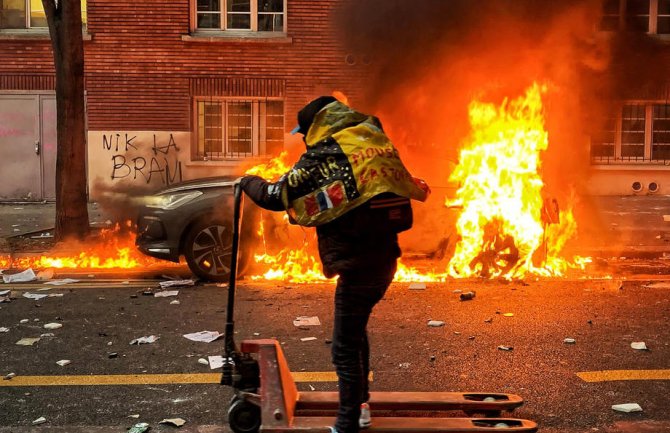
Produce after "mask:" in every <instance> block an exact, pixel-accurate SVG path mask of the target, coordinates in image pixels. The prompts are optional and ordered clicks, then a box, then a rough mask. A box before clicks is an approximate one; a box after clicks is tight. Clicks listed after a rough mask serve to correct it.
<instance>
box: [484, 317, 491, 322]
mask: <svg viewBox="0 0 670 433" xmlns="http://www.w3.org/2000/svg"><path fill="white" fill-rule="evenodd" d="M484 323H493V317H489V318H488V319H485V320H484Z"/></svg>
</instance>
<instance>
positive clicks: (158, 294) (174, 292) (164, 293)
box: [154, 290, 179, 298]
mask: <svg viewBox="0 0 670 433" xmlns="http://www.w3.org/2000/svg"><path fill="white" fill-rule="evenodd" d="M178 294H179V290H163V291H162V292H156V293H154V297H156V298H167V297H168V296H177V295H178Z"/></svg>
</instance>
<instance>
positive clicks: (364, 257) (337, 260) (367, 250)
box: [241, 176, 412, 278]
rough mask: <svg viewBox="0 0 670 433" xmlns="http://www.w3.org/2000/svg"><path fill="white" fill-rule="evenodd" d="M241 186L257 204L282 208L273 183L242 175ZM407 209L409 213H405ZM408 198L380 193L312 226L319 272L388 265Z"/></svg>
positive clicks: (406, 220)
mask: <svg viewBox="0 0 670 433" xmlns="http://www.w3.org/2000/svg"><path fill="white" fill-rule="evenodd" d="M241 187H242V189H243V190H244V192H245V193H246V194H247V195H248V196H249V197H250V198H251V199H252V200H253V201H254V203H256V204H257V205H258V206H260V207H262V208H264V209H268V210H272V211H280V210H285V209H284V205H283V203H282V200H281V197H280V195H279V193H278V191H279V188H278V187H277V186H276V184H273V183H270V182H267V181H265V180H264V179H262V178H260V177H258V176H245V177H243V178H242V183H241ZM407 212H409V214H408V213H407ZM411 218H412V216H411V207H410V201H409V199H406V198H401V197H398V196H396V195H394V194H381V195H379V196H377V197H375V198H373V199H372V200H370V201H368V202H366V203H364V204H362V205H361V206H358V207H357V208H355V209H353V210H351V211H349V212H347V213H346V214H344V215H342V216H341V217H339V218H337V219H335V220H333V221H331V222H329V223H326V224H323V225H320V226H318V227H317V228H316V233H317V237H318V240H319V256H320V257H321V263H322V264H323V273H324V275H325V276H326V277H328V278H331V277H334V276H335V275H338V274H341V273H343V272H358V271H365V269H366V268H368V269H369V268H378V267H381V268H390V267H391V266H392V265H393V264H394V263H395V260H396V259H397V258H398V257H400V247H399V246H398V235H397V233H398V232H400V231H403V230H406V229H408V228H409V227H411V225H412V221H411Z"/></svg>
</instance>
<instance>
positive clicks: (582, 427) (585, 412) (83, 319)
mask: <svg viewBox="0 0 670 433" xmlns="http://www.w3.org/2000/svg"><path fill="white" fill-rule="evenodd" d="M648 278H650V277H648V276H640V277H638V278H635V277H630V276H629V279H627V280H625V281H623V282H621V281H622V280H619V279H616V278H615V279H612V280H607V279H605V280H578V279H573V280H553V281H552V280H542V281H527V282H526V283H507V282H494V281H474V280H473V281H452V282H448V283H428V284H427V287H426V289H425V290H409V289H408V284H407V283H394V284H393V285H392V287H391V288H390V289H389V291H388V293H387V295H386V297H385V298H384V300H383V301H382V302H381V303H380V304H379V305H378V306H377V308H376V310H375V312H374V314H373V318H372V319H371V323H370V326H369V331H370V335H371V343H372V369H373V374H374V382H373V390H377V391H486V392H506V393H514V394H519V395H521V396H522V397H523V398H524V399H525V401H526V404H525V405H524V406H523V407H522V408H521V409H519V410H517V411H515V412H514V414H513V416H515V417H520V418H526V419H531V420H534V421H536V422H537V423H538V424H539V425H540V431H542V432H571V433H572V432H575V433H576V432H612V433H614V432H617V433H619V432H620V433H623V432H631V433H632V432H655V433H656V432H661V433H662V432H670V410H668V408H669V407H670V365H669V364H670V361H669V360H670V327H669V326H668V318H669V317H670V296H668V295H669V291H670V283H669V284H666V285H665V286H664V287H647V286H648V285H649V282H650V279H648ZM655 282H656V283H658V280H657V281H655ZM7 286H8V285H4V286H1V287H0V290H3V289H6V288H7ZM156 286H157V284H156V282H155V281H142V280H137V281H132V282H131V284H120V281H116V282H109V281H107V282H104V284H101V283H100V282H98V283H96V282H87V283H84V284H77V285H72V286H61V287H54V288H52V289H51V290H49V291H45V292H36V287H35V286H31V287H30V288H29V287H28V286H20V285H14V286H13V290H14V295H15V296H17V298H16V299H14V300H13V301H12V302H10V303H2V304H0V307H1V310H0V327H5V328H9V330H8V332H0V359H1V360H2V361H1V362H0V375H2V376H4V375H7V374H9V373H15V374H16V376H15V377H14V378H13V379H9V380H3V381H0V432H1V433H7V432H12V433H23V432H33V431H34V432H63V433H65V432H69V433H78V432H99V433H108V432H124V431H126V430H127V428H128V427H130V426H131V425H132V424H134V423H136V422H141V421H144V422H148V423H150V425H151V426H152V429H151V431H152V432H168V431H170V432H171V431H176V430H177V429H176V428H175V427H172V426H167V425H160V424H158V423H159V421H161V420H162V419H164V418H174V417H180V418H182V419H184V420H186V425H185V426H184V427H182V428H181V429H179V431H181V432H209V433H215V432H217V433H218V432H223V431H227V430H226V428H225V418H226V409H227V406H228V401H229V400H230V397H231V392H230V390H228V389H227V388H225V387H222V386H220V385H217V384H216V383H215V380H214V381H210V382H209V383H202V384H188V383H184V384H156V383H153V384H135V383H137V381H138V380H142V378H144V379H146V378H148V377H150V376H147V375H152V374H177V375H183V374H185V373H196V374H207V373H211V372H216V370H210V368H209V366H207V365H203V364H200V363H199V362H198V359H200V358H206V357H207V356H210V355H219V354H221V353H222V350H223V342H222V340H217V341H214V342H212V343H202V342H193V341H190V340H187V339H186V338H184V337H183V336H182V335H183V334H187V333H193V332H198V331H203V330H210V331H221V332H223V328H224V322H225V305H226V289H225V288H222V287H217V286H214V285H201V286H195V287H188V288H180V289H179V295H178V296H177V297H176V298H175V297H168V298H160V297H154V296H147V295H143V294H142V292H144V291H145V288H147V287H151V288H155V287H156ZM455 290H462V291H470V290H475V291H476V297H475V299H474V300H472V301H466V302H462V301H460V300H459V294H458V293H454V291H455ZM24 292H32V293H62V294H63V296H62V297H49V298H45V299H42V300H39V301H35V300H30V299H26V298H23V297H22V294H23V293H24ZM332 296H333V285H332V284H321V285H291V284H248V283H241V285H240V287H239V292H238V297H237V311H236V314H237V316H236V319H237V321H236V326H237V334H236V338H237V339H238V340H241V339H244V338H277V339H278V340H279V341H280V342H281V344H282V348H283V350H284V352H285V354H286V356H287V359H288V362H289V365H290V367H291V370H292V371H293V372H298V373H302V374H303V376H302V378H301V380H304V381H301V382H299V383H298V387H299V389H302V390H335V389H336V384H335V382H333V381H332V370H333V369H332V366H331V364H330V352H329V351H330V345H329V344H328V342H327V339H329V338H330V328H331V325H332V306H331V303H332ZM176 299H178V300H179V302H180V303H179V304H171V302H172V301H174V300H176ZM505 313H512V314H513V315H512V316H509V315H507V316H506V315H505ZM297 316H318V317H319V319H320V321H321V325H320V326H314V327H308V328H306V329H300V328H297V327H295V326H294V325H293V320H294V319H295V318H296V317H297ZM24 319H27V320H28V321H27V322H26V323H20V322H21V321H22V320H24ZM429 320H440V321H444V322H445V326H443V327H439V328H433V327H429V326H427V322H428V321H429ZM52 322H55V323H61V324H62V325H63V326H62V328H59V329H55V330H51V331H49V330H45V329H44V325H45V324H46V323H52ZM48 332H51V333H53V334H54V336H53V337H42V338H41V339H40V341H38V342H37V343H35V344H34V345H33V346H19V345H16V344H15V343H16V342H17V341H18V340H20V339H21V338H24V337H38V336H40V335H41V334H44V333H48ZM148 335H156V336H158V337H160V339H159V340H158V341H156V342H155V343H152V344H144V345H139V346H138V345H130V344H129V342H130V341H131V340H133V339H135V338H138V337H142V336H148ZM304 337H316V340H312V341H301V338H304ZM565 338H574V339H575V340H576V343H575V344H566V343H564V339H565ZM640 341H643V342H645V344H646V345H647V347H648V348H649V350H646V351H639V350H634V349H632V348H631V343H632V342H640ZM501 345H505V346H511V347H513V350H511V351H502V350H499V349H498V346H501ZM110 353H117V356H116V357H110ZM63 359H68V360H71V363H70V364H69V365H66V366H63V367H61V366H59V365H57V364H56V361H59V360H63ZM603 370H633V371H634V373H629V377H630V375H631V374H633V375H638V376H642V377H643V376H645V375H650V374H652V373H653V374H652V376H655V377H656V379H655V380H621V379H622V378H625V377H624V376H621V374H619V375H617V374H610V375H609V376H606V375H605V376H603V377H601V379H603V378H604V379H606V380H605V381H602V382H587V381H585V380H583V379H582V378H580V376H578V375H577V374H578V373H583V372H597V371H603ZM649 370H654V372H649ZM658 370H662V371H661V372H659V371H658ZM314 372H316V373H317V374H310V373H314ZM91 375H96V377H89V379H90V381H91V382H89V384H86V385H67V386H65V385H60V386H45V383H46V382H47V381H48V380H50V379H53V378H44V377H42V378H31V377H28V376H50V377H51V376H57V377H60V378H61V379H63V376H69V377H66V378H64V379H63V380H65V381H66V382H67V381H68V380H69V381H71V382H75V381H77V380H82V378H81V377H80V376H91ZM97 375H100V376H101V377H102V378H101V377H97ZM109 375H123V376H118V377H120V378H121V379H119V380H125V381H127V382H124V383H127V384H124V385H98V384H96V383H99V382H101V381H103V380H104V378H105V377H109ZM659 375H660V379H659ZM151 377H154V376H151ZM138 378H140V379H138ZM21 380H24V382H21ZM149 381H151V380H149ZM187 382H188V381H187ZM26 383H27V384H28V385H27V386H23V385H25V384H26ZM619 403H638V404H640V406H641V407H642V408H643V412H640V413H632V414H623V413H619V412H615V411H613V410H612V409H611V406H612V405H614V404H619ZM135 414H137V415H139V418H137V419H136V418H129V415H135ZM373 415H374V414H373ZM39 417H44V418H46V423H44V424H41V425H38V426H32V425H31V423H32V422H33V421H34V420H36V419H37V418H39Z"/></svg>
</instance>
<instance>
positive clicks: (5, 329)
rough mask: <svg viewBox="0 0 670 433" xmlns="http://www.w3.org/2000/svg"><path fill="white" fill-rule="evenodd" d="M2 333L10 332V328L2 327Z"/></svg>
mask: <svg viewBox="0 0 670 433" xmlns="http://www.w3.org/2000/svg"><path fill="white" fill-rule="evenodd" d="M0 332H9V328H5V327H1V328H0Z"/></svg>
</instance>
